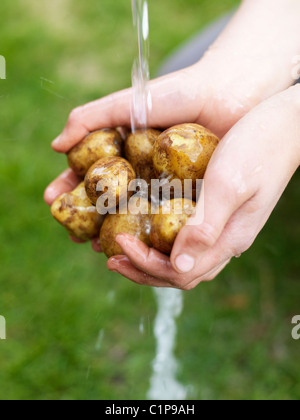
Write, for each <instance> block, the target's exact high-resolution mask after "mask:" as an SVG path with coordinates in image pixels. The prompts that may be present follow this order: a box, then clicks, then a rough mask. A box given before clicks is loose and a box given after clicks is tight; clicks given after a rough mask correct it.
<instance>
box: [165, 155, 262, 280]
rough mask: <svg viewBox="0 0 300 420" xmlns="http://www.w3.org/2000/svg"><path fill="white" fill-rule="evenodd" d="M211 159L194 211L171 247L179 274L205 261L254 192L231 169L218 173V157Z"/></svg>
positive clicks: (174, 265)
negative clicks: (234, 216)
mask: <svg viewBox="0 0 300 420" xmlns="http://www.w3.org/2000/svg"><path fill="white" fill-rule="evenodd" d="M215 153H216V155H217V154H218V149H217V151H216V152H215ZM214 158H215V161H214ZM214 158H213V160H212V162H211V164H210V166H209V167H208V170H207V174H206V176H205V180H204V183H203V188H202V191H201V196H200V199H199V202H198V204H197V210H196V213H195V215H193V216H192V217H191V218H190V219H189V220H188V222H187V224H186V226H184V227H183V228H182V229H181V231H180V232H179V234H178V236H177V238H176V241H175V244H174V247H173V251H172V255H171V263H172V267H173V268H174V269H175V270H176V271H177V272H178V273H189V272H191V271H192V270H193V269H194V268H195V266H196V264H197V263H199V261H201V262H204V261H203V259H204V258H205V253H206V252H207V251H208V250H210V249H211V248H212V247H213V246H214V245H215V244H216V242H217V241H218V239H219V238H220V236H221V234H222V232H223V230H224V228H225V226H226V224H227V223H228V221H229V220H230V218H231V216H232V215H233V214H234V213H235V212H236V211H237V210H238V209H239V208H240V207H241V205H242V204H243V203H244V202H246V201H247V200H248V199H250V198H251V197H252V196H253V194H254V190H253V189H252V187H251V186H248V185H247V182H246V181H245V180H243V179H240V178H239V177H237V175H236V174H234V173H232V170H231V169H230V168H228V169H227V168H226V169H227V170H226V171H225V170H224V169H223V171H222V172H220V171H219V169H218V157H214ZM205 265H206V264H205Z"/></svg>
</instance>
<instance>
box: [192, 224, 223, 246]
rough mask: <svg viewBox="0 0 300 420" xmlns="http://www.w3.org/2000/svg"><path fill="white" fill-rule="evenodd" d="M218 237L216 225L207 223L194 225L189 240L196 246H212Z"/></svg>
mask: <svg viewBox="0 0 300 420" xmlns="http://www.w3.org/2000/svg"><path fill="white" fill-rule="evenodd" d="M217 239H218V233H217V231H216V229H215V227H214V226H211V225H209V224H207V223H203V224H202V225H198V226H193V227H192V229H191V230H190V235H189V236H188V241H189V242H190V243H192V244H194V245H196V246H201V245H202V246H203V245H204V246H205V247H207V248H211V247H212V246H213V245H214V244H215V243H216V241H217Z"/></svg>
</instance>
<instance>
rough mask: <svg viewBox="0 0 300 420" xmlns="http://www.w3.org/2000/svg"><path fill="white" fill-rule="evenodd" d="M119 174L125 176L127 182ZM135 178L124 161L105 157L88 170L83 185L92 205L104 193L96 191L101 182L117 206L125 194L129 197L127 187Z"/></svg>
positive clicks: (131, 169) (129, 166)
mask: <svg viewBox="0 0 300 420" xmlns="http://www.w3.org/2000/svg"><path fill="white" fill-rule="evenodd" d="M121 174H127V180H125V176H123V175H122V176H121ZM119 176H120V178H121V183H120V185H119V183H118V181H119ZM135 178H136V175H135V172H134V170H133V168H132V166H131V165H130V163H129V162H128V161H127V160H126V159H124V158H121V157H107V158H103V159H100V160H98V161H97V162H96V163H94V165H93V166H92V167H91V168H90V169H89V170H88V172H87V174H86V176H85V180H84V184H85V189H86V193H87V196H88V198H89V199H90V201H91V203H92V204H93V205H96V204H97V200H98V198H99V197H100V196H101V195H102V194H103V193H104V192H101V191H97V185H98V183H99V182H100V181H101V182H102V183H103V184H104V185H105V187H107V188H108V194H111V197H112V198H113V196H114V195H115V197H116V205H117V206H118V204H119V202H120V201H121V200H122V199H123V198H124V197H126V194H128V196H130V193H129V192H128V185H129V183H130V182H131V181H132V180H134V179H135ZM123 180H124V182H123ZM125 181H127V182H125ZM114 207H115V206H114ZM114 207H113V208H114ZM108 210H112V208H110V209H109V208H108Z"/></svg>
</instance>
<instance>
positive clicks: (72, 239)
mask: <svg viewBox="0 0 300 420" xmlns="http://www.w3.org/2000/svg"><path fill="white" fill-rule="evenodd" d="M70 239H71V241H72V242H74V243H75V244H85V243H86V241H82V240H81V239H78V238H75V237H74V236H70Z"/></svg>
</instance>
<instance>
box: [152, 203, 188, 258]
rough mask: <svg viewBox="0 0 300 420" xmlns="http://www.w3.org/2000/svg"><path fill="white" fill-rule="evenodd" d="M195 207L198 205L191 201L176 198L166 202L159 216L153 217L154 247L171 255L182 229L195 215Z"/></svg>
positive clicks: (161, 207) (160, 209)
mask: <svg viewBox="0 0 300 420" xmlns="http://www.w3.org/2000/svg"><path fill="white" fill-rule="evenodd" d="M195 207H196V203H195V202H193V201H191V200H186V199H181V198H176V199H174V200H170V201H165V202H164V203H163V204H162V205H161V206H160V208H159V210H158V214H155V215H153V217H152V223H151V233H150V240H151V242H152V245H153V247H154V248H155V249H157V250H158V251H160V252H163V253H164V254H168V255H170V254H171V251H172V248H173V245H174V242H175V239H176V237H177V235H178V233H179V231H180V229H181V228H182V227H183V226H184V225H185V224H186V222H187V220H188V218H189V217H190V216H191V215H192V214H193V208H195ZM164 213H166V214H164ZM176 213H181V214H176Z"/></svg>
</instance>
